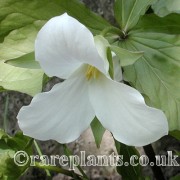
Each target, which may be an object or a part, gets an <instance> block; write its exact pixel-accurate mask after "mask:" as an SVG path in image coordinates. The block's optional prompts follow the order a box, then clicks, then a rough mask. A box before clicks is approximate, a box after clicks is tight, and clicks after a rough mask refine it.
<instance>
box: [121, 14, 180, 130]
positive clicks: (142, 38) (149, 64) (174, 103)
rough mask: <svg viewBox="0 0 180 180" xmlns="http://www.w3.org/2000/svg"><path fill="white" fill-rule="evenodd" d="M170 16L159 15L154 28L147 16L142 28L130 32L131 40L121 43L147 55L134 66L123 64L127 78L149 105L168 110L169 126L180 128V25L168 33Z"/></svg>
mask: <svg viewBox="0 0 180 180" xmlns="http://www.w3.org/2000/svg"><path fill="white" fill-rule="evenodd" d="M147 18H149V17H147ZM169 20H170V18H167V20H166V19H161V18H159V20H158V21H159V22H160V23H159V26H158V25H157V24H156V21H155V22H154V23H155V24H154V27H155V28H154V29H153V27H150V26H147V21H146V20H145V18H144V19H143V20H142V22H140V23H139V24H141V26H142V28H140V26H139V25H138V28H139V30H136V31H132V32H130V33H129V38H128V40H127V41H125V42H124V43H121V44H120V46H121V47H124V48H127V49H129V50H133V51H144V56H143V57H142V58H141V59H140V60H138V61H137V62H136V63H135V64H134V65H133V66H129V67H125V68H124V70H125V74H124V75H125V78H126V80H127V81H129V82H130V83H131V84H132V85H133V86H134V87H136V88H137V89H138V90H139V91H140V92H141V93H142V94H144V95H145V98H146V102H147V103H148V104H149V105H150V106H153V107H156V108H160V109H162V110H163V111H164V112H165V114H166V116H167V118H168V121H169V128H170V130H174V129H180V122H179V120H180V93H179V92H180V56H179V52H180V35H178V34H176V33H177V31H178V30H180V29H179V26H176V25H175V26H174V27H173V26H171V28H172V29H174V30H170V32H174V33H175V34H170V33H168V32H169V31H168V30H169V28H170V27H169V26H168V24H172V23H171V22H169ZM143 22H145V28H143ZM152 24H153V22H151V25H152ZM166 24H167V26H165V25H166ZM148 27H149V28H148ZM138 28H137V29H138ZM135 29H136V27H135ZM156 29H158V33H156ZM161 29H162V33H161V32H160V31H161Z"/></svg>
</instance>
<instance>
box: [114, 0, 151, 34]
mask: <svg viewBox="0 0 180 180" xmlns="http://www.w3.org/2000/svg"><path fill="white" fill-rule="evenodd" d="M153 2H154V0H116V1H115V6H114V14H115V18H116V20H117V22H118V23H119V25H120V27H121V29H122V30H123V31H125V32H127V31H128V30H130V29H132V28H133V27H134V26H135V25H136V24H137V22H138V20H139V18H140V16H141V15H144V14H145V12H146V10H147V8H148V7H149V6H150V5H151V4H152V3H153Z"/></svg>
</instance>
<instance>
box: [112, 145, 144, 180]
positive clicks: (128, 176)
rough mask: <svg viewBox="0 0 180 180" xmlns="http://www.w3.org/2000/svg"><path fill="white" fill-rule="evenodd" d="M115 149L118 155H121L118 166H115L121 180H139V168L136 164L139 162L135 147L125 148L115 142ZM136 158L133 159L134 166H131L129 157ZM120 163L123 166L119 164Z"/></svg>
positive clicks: (125, 146)
mask: <svg viewBox="0 0 180 180" xmlns="http://www.w3.org/2000/svg"><path fill="white" fill-rule="evenodd" d="M115 144H116V148H117V151H118V155H122V156H123V159H120V161H119V166H118V165H117V172H118V173H119V174H120V175H121V176H122V179H123V180H132V179H133V180H139V179H140V177H141V167H140V165H139V163H138V160H139V157H140V155H139V152H138V151H137V150H136V148H135V147H132V146H127V145H125V144H122V143H120V142H118V141H115ZM132 156H133V157H134V156H136V158H137V159H136V158H134V163H135V164H136V166H135V165H133V166H132V165H131V163H132V162H131V163H130V159H131V157H132ZM121 161H122V162H123V164H121Z"/></svg>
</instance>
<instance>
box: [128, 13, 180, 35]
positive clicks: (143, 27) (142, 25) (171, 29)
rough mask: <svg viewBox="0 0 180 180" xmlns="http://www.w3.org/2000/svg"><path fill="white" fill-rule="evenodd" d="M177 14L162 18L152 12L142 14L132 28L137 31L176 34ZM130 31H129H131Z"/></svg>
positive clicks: (179, 29)
mask: <svg viewBox="0 0 180 180" xmlns="http://www.w3.org/2000/svg"><path fill="white" fill-rule="evenodd" d="M179 16H180V15H179V14H170V15H168V16H166V17H164V18H159V17H158V16H156V15H154V14H147V15H144V16H143V17H142V18H141V20H140V21H139V22H138V24H137V25H136V26H135V27H134V28H133V30H132V31H133V32H134V31H136V30H137V31H138V32H142V33H143V32H144V31H146V32H155V33H165V34H177V35H179V33H180V21H179ZM132 31H131V32H132Z"/></svg>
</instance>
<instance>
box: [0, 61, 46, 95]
mask: <svg viewBox="0 0 180 180" xmlns="http://www.w3.org/2000/svg"><path fill="white" fill-rule="evenodd" d="M43 74H44V73H43V71H42V70H41V69H26V68H19V67H14V66H11V65H9V64H6V63H4V62H3V61H1V62H0V87H3V88H4V89H8V90H14V91H19V92H22V93H27V94H29V95H31V96H34V95H35V94H37V92H41V90H42V83H43V81H42V80H43Z"/></svg>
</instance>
